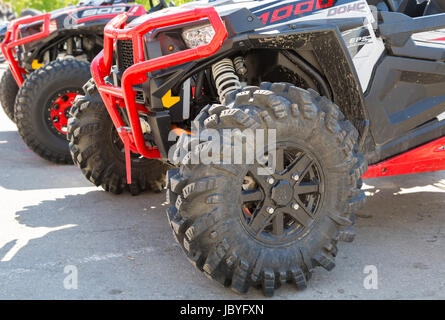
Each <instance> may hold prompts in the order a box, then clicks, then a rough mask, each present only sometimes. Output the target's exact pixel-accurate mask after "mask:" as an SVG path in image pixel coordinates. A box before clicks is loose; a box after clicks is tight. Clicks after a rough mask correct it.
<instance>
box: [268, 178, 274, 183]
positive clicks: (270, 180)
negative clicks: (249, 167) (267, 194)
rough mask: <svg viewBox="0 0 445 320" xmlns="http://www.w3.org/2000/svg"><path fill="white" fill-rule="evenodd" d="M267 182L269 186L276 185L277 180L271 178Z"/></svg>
mask: <svg viewBox="0 0 445 320" xmlns="http://www.w3.org/2000/svg"><path fill="white" fill-rule="evenodd" d="M267 182H268V183H269V184H274V183H275V179H274V178H269V179H267Z"/></svg>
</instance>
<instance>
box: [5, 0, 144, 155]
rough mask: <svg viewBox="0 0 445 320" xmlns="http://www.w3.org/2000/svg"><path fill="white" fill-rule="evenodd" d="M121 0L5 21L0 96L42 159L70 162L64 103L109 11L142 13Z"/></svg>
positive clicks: (95, 48)
mask: <svg viewBox="0 0 445 320" xmlns="http://www.w3.org/2000/svg"><path fill="white" fill-rule="evenodd" d="M128 2H133V1H122V0H115V1H110V0H92V1H80V2H79V4H78V5H77V6H70V7H67V8H64V9H60V10H56V11H53V12H50V13H46V14H40V15H36V16H27V17H23V18H20V19H16V20H13V21H11V22H10V24H9V26H8V29H7V32H6V35H5V39H4V42H3V44H2V51H3V54H4V56H5V58H6V60H7V61H8V65H9V69H7V70H6V71H5V73H4V74H3V77H2V79H1V82H0V102H1V104H2V106H3V109H4V111H5V113H6V114H7V115H8V117H9V118H10V119H11V120H12V121H15V122H16V123H17V127H18V130H19V133H20V135H21V136H22V138H23V140H24V141H25V143H26V144H27V145H28V147H29V148H30V149H31V150H33V151H34V152H36V153H37V154H38V155H40V156H41V157H43V158H44V159H47V160H50V161H53V162H58V163H71V161H72V160H71V156H70V154H69V150H68V142H67V140H66V132H67V128H66V127H67V122H68V114H69V109H70V108H71V105H72V102H73V101H74V98H75V97H76V96H77V95H78V94H80V93H82V86H83V85H84V84H85V82H87V81H88V79H89V78H90V77H91V75H90V62H91V61H92V59H93V58H94V57H95V56H96V55H97V54H98V53H99V52H100V51H101V50H102V47H103V28H104V26H105V24H106V23H107V22H109V21H110V20H111V19H112V18H113V17H115V16H117V15H119V14H121V13H124V12H126V13H128V16H129V18H130V19H132V18H134V17H138V16H141V15H143V14H145V13H146V10H145V9H144V7H143V6H142V5H138V4H130V3H128Z"/></svg>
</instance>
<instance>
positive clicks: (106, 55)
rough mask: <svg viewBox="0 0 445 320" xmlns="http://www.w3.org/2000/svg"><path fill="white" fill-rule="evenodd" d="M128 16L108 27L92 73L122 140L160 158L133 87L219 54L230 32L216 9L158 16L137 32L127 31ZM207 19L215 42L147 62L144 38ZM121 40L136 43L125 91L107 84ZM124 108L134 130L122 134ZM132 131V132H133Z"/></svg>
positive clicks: (140, 26) (199, 9) (123, 85)
mask: <svg viewBox="0 0 445 320" xmlns="http://www.w3.org/2000/svg"><path fill="white" fill-rule="evenodd" d="M127 18H128V15H127V14H121V15H119V16H117V17H116V18H114V19H113V20H112V21H110V22H109V23H108V24H107V26H106V27H105V39H104V50H103V51H102V52H101V53H100V54H99V55H98V56H97V57H96V58H95V59H94V61H93V63H92V65H91V73H92V75H93V78H94V81H95V82H96V85H97V88H98V90H99V93H100V95H101V97H102V99H103V101H104V103H105V106H106V107H107V110H108V112H109V114H110V116H111V119H112V120H113V123H114V126H115V127H116V129H117V130H118V132H119V135H120V137H121V139H122V140H123V141H124V142H125V141H128V142H127V143H129V144H130V146H129V149H130V150H131V151H133V152H135V153H139V154H141V155H142V156H144V157H146V158H160V157H161V155H160V153H159V150H158V149H157V148H151V147H147V146H146V144H145V140H144V136H143V133H142V129H141V123H140V119H139V115H138V111H145V112H148V110H147V109H146V108H145V106H142V105H137V104H136V101H135V92H134V90H133V86H134V85H136V84H141V83H143V82H145V81H147V79H148V78H147V73H148V72H152V71H154V70H159V69H163V68H168V67H171V66H174V65H179V64H182V63H186V62H189V61H192V60H196V59H201V58H205V57H208V56H211V55H212V54H214V53H216V52H217V51H218V50H219V49H220V48H221V46H222V44H223V42H224V40H225V39H226V37H227V30H226V28H225V26H224V24H223V22H222V20H221V18H220V16H219V15H218V13H217V12H216V10H215V9H214V8H213V7H210V8H198V9H193V10H188V11H183V12H178V13H172V14H168V12H167V13H166V15H164V16H158V17H155V18H153V19H150V20H148V21H146V22H145V23H142V24H140V25H138V26H136V27H134V28H125V26H126V22H127ZM201 19H207V20H208V21H209V22H210V23H211V25H212V26H213V29H214V30H215V36H214V37H213V39H212V41H211V42H210V43H209V44H207V45H203V46H200V47H197V48H194V49H187V50H184V51H181V52H177V53H173V54H170V55H167V56H162V57H158V58H154V59H151V60H147V61H146V60H145V54H144V43H143V36H144V35H145V34H146V33H148V32H149V31H151V30H153V29H157V28H162V27H167V26H173V25H177V24H182V23H187V22H193V21H199V20H201ZM117 40H132V41H133V54H134V65H133V66H131V67H129V68H128V69H127V70H126V71H125V72H124V74H123V76H122V81H121V82H122V87H121V88H120V87H115V86H112V85H109V84H106V83H105V80H104V78H105V77H107V76H109V75H110V73H111V67H112V60H113V48H114V45H115V43H116V41H117ZM116 106H119V107H122V106H124V107H125V108H126V112H127V114H128V119H129V122H130V126H131V130H122V128H123V127H125V126H126V125H125V124H124V122H123V120H122V118H121V116H120V115H119V112H118V111H117V107H116ZM129 129H130V128H129Z"/></svg>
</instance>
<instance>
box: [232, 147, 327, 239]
mask: <svg viewBox="0 0 445 320" xmlns="http://www.w3.org/2000/svg"><path fill="white" fill-rule="evenodd" d="M277 155H278V156H277V161H276V163H277V168H276V170H275V173H273V174H271V175H269V176H260V175H258V173H257V172H258V167H257V166H253V167H252V168H251V169H249V170H248V172H247V178H248V179H246V178H245V179H244V181H251V183H250V184H245V185H243V190H242V191H241V196H240V199H241V203H242V208H241V209H242V210H240V215H241V221H242V222H243V224H244V226H245V228H246V230H247V231H248V232H249V233H250V234H251V235H252V236H253V237H254V238H256V239H257V240H259V241H262V242H264V243H268V244H274V245H285V244H286V243H288V242H290V241H293V240H294V239H296V238H298V237H300V235H305V234H306V233H305V230H307V229H309V228H311V227H312V225H313V223H314V221H315V219H316V216H317V213H318V209H319V207H320V204H321V201H322V195H323V193H324V181H323V180H324V179H323V174H322V170H321V167H320V165H319V163H318V161H317V160H316V158H315V156H313V155H312V154H311V153H310V152H308V151H306V150H305V149H304V148H303V147H300V146H298V147H297V146H295V145H291V144H289V145H288V144H286V143H282V144H280V145H279V148H278V149H277Z"/></svg>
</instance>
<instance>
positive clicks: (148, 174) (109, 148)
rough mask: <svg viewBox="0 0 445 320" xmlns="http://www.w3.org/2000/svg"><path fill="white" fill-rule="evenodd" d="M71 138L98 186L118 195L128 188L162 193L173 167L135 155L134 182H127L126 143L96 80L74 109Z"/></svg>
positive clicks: (78, 162)
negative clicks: (123, 141)
mask: <svg viewBox="0 0 445 320" xmlns="http://www.w3.org/2000/svg"><path fill="white" fill-rule="evenodd" d="M71 113H72V118H70V120H69V124H68V139H69V141H70V143H69V145H70V151H71V155H72V158H73V161H74V163H75V164H76V165H77V166H78V167H79V168H80V169H81V170H82V173H83V174H84V176H85V177H86V178H87V179H88V180H90V181H91V182H92V183H94V184H95V185H96V186H102V188H103V189H104V190H105V191H109V192H112V193H115V194H119V193H122V192H123V191H125V190H128V191H130V192H131V193H132V194H133V195H137V194H139V193H141V192H143V191H145V190H152V191H155V192H160V191H161V190H162V189H163V188H164V185H165V175H166V172H167V170H168V169H171V168H172V166H170V165H168V164H167V163H165V162H162V161H160V160H156V159H146V158H143V157H141V156H140V155H137V154H132V160H131V169H132V170H131V171H132V184H131V185H128V184H127V178H126V177H127V174H126V166H125V154H124V145H123V143H122V140H121V139H120V137H119V135H118V133H117V131H116V129H115V127H114V125H113V122H112V121H111V118H110V116H109V114H108V112H107V109H106V107H105V105H104V103H103V102H102V99H101V97H100V95H99V92H98V91H97V89H96V86H95V84H94V81H92V80H91V81H89V82H88V83H87V84H86V85H85V96H81V97H78V98H77V100H76V102H75V103H74V105H73V108H72V109H71Z"/></svg>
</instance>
